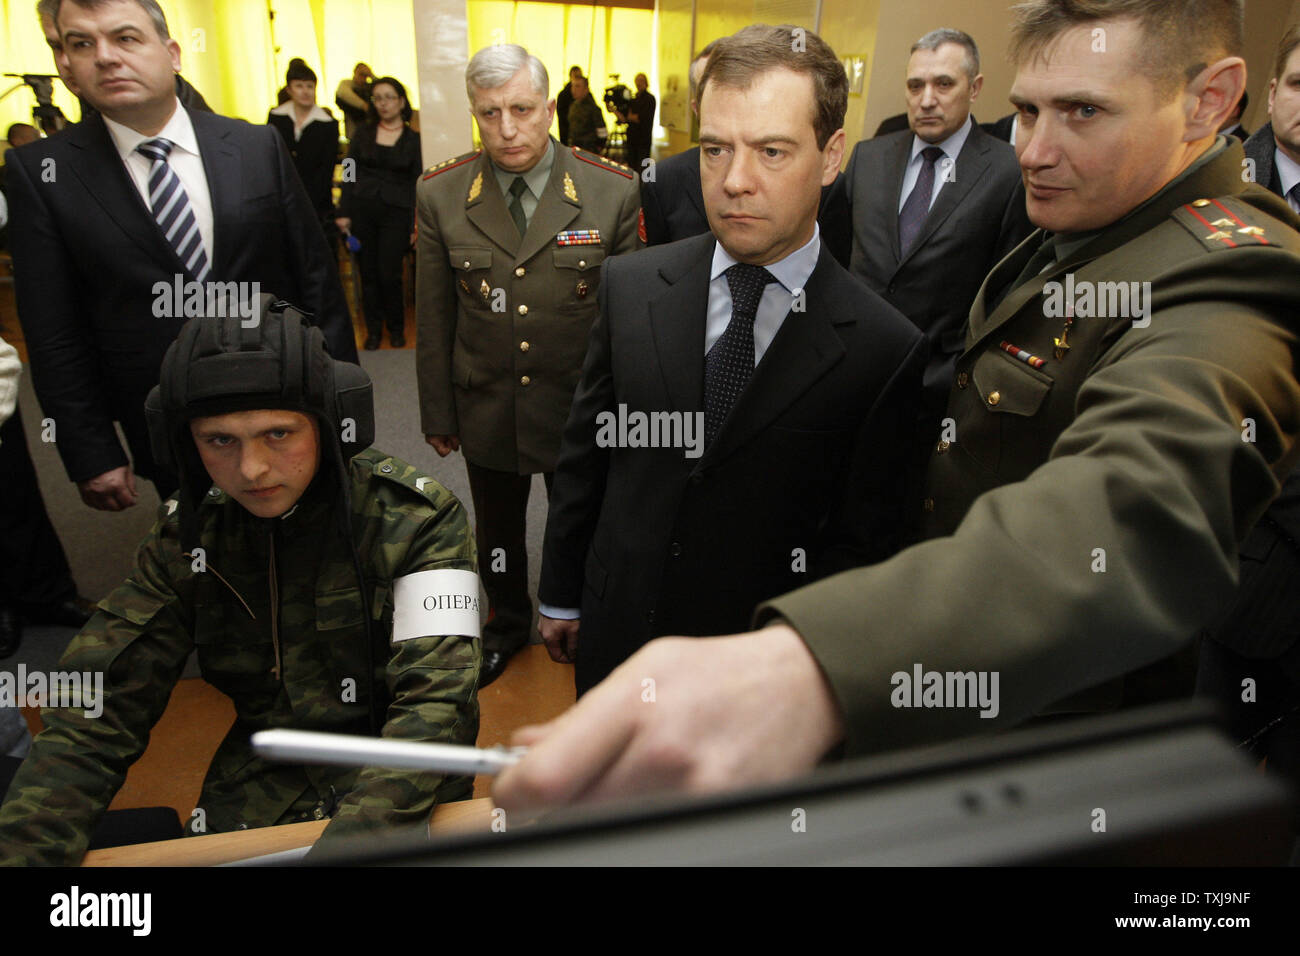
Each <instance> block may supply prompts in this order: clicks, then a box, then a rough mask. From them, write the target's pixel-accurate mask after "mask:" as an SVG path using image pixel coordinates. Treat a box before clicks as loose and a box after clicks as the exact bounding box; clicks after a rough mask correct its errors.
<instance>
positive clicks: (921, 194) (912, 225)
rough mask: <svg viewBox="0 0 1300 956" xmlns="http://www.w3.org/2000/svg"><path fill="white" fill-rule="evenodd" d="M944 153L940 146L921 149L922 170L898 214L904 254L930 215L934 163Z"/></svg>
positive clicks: (901, 248) (899, 235) (901, 245)
mask: <svg viewBox="0 0 1300 956" xmlns="http://www.w3.org/2000/svg"><path fill="white" fill-rule="evenodd" d="M942 155H943V150H941V149H940V148H939V147H938V146H927V147H926V148H925V149H923V150H921V159H923V160H924V162H923V163H921V172H920V173H919V174H918V175H917V177H916V185H915V186H913V187H912V194H911V195H910V196H908V197H907V202H905V203H903V208H902V211H901V212H899V214H898V248H899V251H900V252H901V253H902V254H903V255H907V250H908V249H910V248H912V243H914V242H916V238H917V236H919V235H920V234H921V227H922V226H924V225H925V220H926V217H928V216H929V215H930V200H931V198H933V196H934V164H935V163H936V162H937V161H938V159H939V157H940V156H942Z"/></svg>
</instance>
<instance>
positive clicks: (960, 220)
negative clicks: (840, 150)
mask: <svg viewBox="0 0 1300 956" xmlns="http://www.w3.org/2000/svg"><path fill="white" fill-rule="evenodd" d="M983 83H984V77H983V76H982V75H981V74H980V71H979V50H978V49H977V48H976V46H975V41H974V40H972V39H971V38H970V37H969V36H967V35H966V34H965V33H962V32H961V31H960V30H946V29H945V30H934V31H932V32H930V33H927V34H926V35H925V36H924V37H922V38H921V39H920V40H918V41H917V42H916V44H915V45H913V47H912V55H911V58H910V59H909V60H908V64H907V107H908V120H909V122H910V124H911V129H910V130H909V131H907V132H899V133H892V134H890V135H888V136H881V137H877V138H875V139H869V140H863V141H862V142H860V143H858V145H857V146H856V147H854V149H853V157H852V159H850V160H849V165H848V167H847V169H846V170H845V172H844V177H843V178H842V179H841V180H840V182H839V183H838V184H837V185H836V187H835V195H834V196H832V197H831V199H830V200H829V201H828V203H829V205H831V206H843V207H847V208H848V209H849V210H850V216H849V219H850V220H851V235H849V236H834V235H830V234H829V231H828V237H827V238H828V241H830V242H831V243H832V245H833V246H835V245H836V243H838V250H839V253H840V255H841V256H842V255H843V254H844V253H845V252H848V253H849V271H850V272H852V273H853V274H854V275H855V276H857V277H858V278H859V279H861V280H862V281H863V282H865V283H866V284H867V285H868V286H870V287H871V289H872V290H874V291H875V292H878V293H880V294H881V295H882V296H884V297H885V300H886V301H887V302H889V304H890V305H892V306H894V307H895V308H896V309H898V310H899V311H900V312H902V313H903V314H904V315H906V316H907V317H908V318H909V319H911V320H912V321H913V322H914V323H915V324H916V326H917V328H919V329H920V330H921V331H922V332H924V333H925V336H926V338H927V339H929V341H930V365H929V367H928V368H927V370H926V391H927V393H928V397H929V398H930V399H932V401H931V404H932V405H933V406H936V407H938V406H941V405H942V403H943V400H944V399H945V398H946V397H947V394H948V389H949V388H950V387H951V386H952V370H953V366H954V364H955V363H956V360H957V355H958V353H960V352H961V349H962V343H963V340H964V337H965V334H966V315H967V313H968V312H969V311H970V306H971V303H972V302H973V301H974V300H975V293H976V292H978V291H979V287H980V283H982V282H983V281H984V277H985V276H986V275H987V274H988V272H989V270H990V269H991V268H992V267H993V266H994V265H996V264H997V263H998V261H999V260H1001V259H1002V257H1003V256H1005V255H1006V254H1007V253H1008V252H1010V251H1011V250H1012V249H1014V248H1015V247H1016V245H1018V244H1019V243H1020V241H1021V240H1022V239H1024V238H1025V236H1027V235H1029V233H1030V231H1031V230H1032V226H1031V225H1030V223H1029V219H1028V218H1027V216H1026V215H1025V193H1024V187H1023V186H1022V184H1021V181H1020V168H1019V166H1018V165H1017V164H1016V156H1015V152H1014V151H1013V150H1011V149H1010V148H1009V147H1008V146H1007V145H1006V144H1005V143H1000V142H998V141H997V140H995V139H993V138H992V137H991V136H989V135H988V134H986V133H985V132H984V131H983V130H981V129H980V128H979V127H978V126H976V125H975V122H974V120H973V119H972V118H971V115H970V110H971V104H972V102H974V100H975V99H976V97H978V96H979V92H980V88H981V86H983ZM846 239H847V240H848V242H847V243H846V242H845V240H846ZM846 246H847V248H846ZM841 261H844V260H843V258H841Z"/></svg>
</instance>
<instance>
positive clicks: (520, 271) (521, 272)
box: [515, 266, 526, 279]
mask: <svg viewBox="0 0 1300 956" xmlns="http://www.w3.org/2000/svg"><path fill="white" fill-rule="evenodd" d="M525 271H526V270H525V269H524V267H523V266H520V267H519V268H518V269H516V270H515V275H517V276H518V277H519V278H521V279H522V278H523V277H524V272H525Z"/></svg>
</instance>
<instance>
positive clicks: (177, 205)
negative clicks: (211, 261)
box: [136, 136, 209, 282]
mask: <svg viewBox="0 0 1300 956" xmlns="http://www.w3.org/2000/svg"><path fill="white" fill-rule="evenodd" d="M175 145H176V144H175V143H173V142H172V141H171V140H169V139H163V138H162V137H161V136H160V137H158V138H156V139H147V140H145V141H144V142H143V143H141V144H140V145H139V146H137V147H136V149H137V150H138V151H139V152H140V153H141V154H143V155H144V157H145V158H146V159H148V160H149V161H150V162H151V163H152V164H153V165H151V166H150V167H149V208H150V209H152V210H153V218H154V222H156V223H158V228H159V229H161V230H162V233H163V236H164V237H165V238H166V240H167V242H168V244H169V245H170V246H171V247H172V248H173V249H175V250H176V255H177V256H179V257H180V260H181V262H183V263H185V271H186V272H187V273H188V274H189V275H191V276H193V277H194V278H195V279H197V280H198V281H199V282H204V281H206V280H207V278H208V271H209V270H208V254H207V253H206V252H205V251H204V250H203V237H202V235H200V233H199V221H198V219H196V218H195V216H194V209H193V208H192V207H191V206H190V197H189V196H188V195H187V194H186V192H185V187H184V186H182V185H181V180H180V177H179V176H177V175H176V170H174V169H172V167H171V163H169V162H167V157H168V156H169V155H170V154H171V151H172V147H173V146H175Z"/></svg>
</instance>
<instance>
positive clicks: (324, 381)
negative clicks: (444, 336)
mask: <svg viewBox="0 0 1300 956" xmlns="http://www.w3.org/2000/svg"><path fill="white" fill-rule="evenodd" d="M271 303H272V299H271V297H270V296H262V311H261V313H260V314H259V315H258V316H257V318H258V321H257V322H256V323H255V324H254V325H252V326H251V327H249V328H245V327H244V325H245V324H246V320H242V319H239V318H231V319H218V318H196V319H192V320H191V321H190V322H189V323H187V324H186V326H185V327H184V328H183V329H182V330H181V332H180V335H179V336H178V338H177V340H176V341H175V342H174V343H173V344H172V346H171V347H170V348H169V349H168V352H167V357H166V359H165V360H164V362H163V366H162V371H161V377H160V384H159V385H158V386H157V387H155V389H154V391H153V393H152V394H151V395H150V398H149V403H148V405H147V408H146V412H147V415H148V417H149V425H150V430H151V439H152V442H153V445H154V450H155V453H156V454H159V455H161V456H163V458H162V459H160V460H167V461H169V462H172V463H174V464H175V465H176V466H177V467H178V471H179V474H180V490H179V491H178V492H177V496H176V497H175V498H172V499H170V500H168V501H167V502H165V503H164V505H163V506H162V508H161V510H160V513H159V518H158V522H157V524H156V525H155V526H154V528H153V530H152V532H150V534H149V536H148V537H147V538H146V539H145V540H144V542H143V543H142V544H141V546H140V549H139V552H138V554H137V558H136V566H135V568H134V569H133V570H132V571H131V573H130V575H129V576H128V577H127V579H126V581H125V582H124V583H123V584H122V585H121V586H120V587H118V588H117V589H116V590H115V591H113V592H112V593H111V594H110V595H109V596H108V597H107V598H105V599H104V600H103V601H102V602H100V606H99V610H98V613H96V614H95V615H94V617H93V618H92V619H91V620H90V622H89V623H88V624H87V625H86V627H85V629H84V630H82V632H81V633H80V634H78V635H77V637H76V638H75V639H74V640H73V641H72V643H71V644H70V645H69V647H68V649H67V650H66V651H65V653H64V655H63V658H62V659H61V661H60V664H59V667H60V668H61V669H63V670H67V671H76V672H84V673H87V674H92V675H93V674H101V675H102V681H103V694H102V700H100V701H98V702H97V704H98V706H97V707H95V708H94V709H91V708H88V707H87V706H86V705H87V704H88V703H89V702H88V701H87V700H86V699H85V696H84V692H83V697H82V700H80V701H63V702H61V703H64V704H67V705H68V706H63V707H59V708H51V707H47V708H45V709H44V710H43V711H42V719H43V721H44V724H45V729H44V731H43V732H42V733H41V734H40V735H39V736H38V737H37V738H36V740H35V742H34V744H33V746H32V749H31V753H30V754H29V755H28V757H27V759H26V761H25V762H24V763H23V765H22V767H21V768H20V769H19V770H18V773H17V775H16V776H15V778H14V780H13V782H12V784H11V785H10V788H9V792H8V795H7V799H6V800H5V803H4V805H3V807H0V862H3V863H10V864H14V863H41V864H75V863H77V862H78V861H79V860H80V859H81V857H82V854H83V853H84V852H85V850H86V846H87V842H88V839H89V834H90V833H91V831H92V830H93V829H94V827H95V824H96V822H97V821H98V820H99V818H100V816H101V815H102V814H103V812H104V811H105V809H106V808H107V807H108V805H109V803H110V802H111V801H112V799H113V796H114V794H115V793H116V792H117V790H118V788H119V787H120V786H121V785H122V781H123V779H124V778H125V776H126V771H127V768H128V767H129V766H130V765H131V764H132V763H133V762H134V761H135V760H136V759H137V758H138V757H139V756H140V754H141V753H142V752H143V751H144V749H145V746H146V745H147V743H148V741H149V732H150V729H151V728H152V727H153V725H154V723H155V722H157V720H158V718H159V717H160V716H161V715H162V712H163V709H164V708H165V707H166V706H167V701H168V698H169V697H170V696H171V692H172V688H173V686H174V685H175V683H176V681H177V679H178V678H179V677H180V675H181V671H182V669H183V668H184V666H185V662H186V660H187V659H188V658H189V656H190V654H191V652H193V651H196V650H197V652H198V662H199V668H200V671H201V673H202V675H203V677H204V679H205V680H207V681H208V683H210V684H212V685H213V686H215V687H216V688H217V689H218V690H220V691H222V692H223V693H225V694H226V695H227V696H228V697H229V698H230V699H231V701H232V703H233V704H234V707H235V714H236V716H235V722H234V724H233V726H232V727H231V728H230V731H229V733H228V734H227V735H226V737H225V739H224V740H223V741H222V743H221V746H220V747H219V748H218V750H217V753H216V755H215V756H214V757H213V759H212V763H211V766H210V767H209V769H208V773H207V777H206V779H205V780H204V783H203V790H202V794H201V795H200V797H199V801H198V806H197V807H196V809H195V810H194V813H193V815H192V816H191V818H190V819H189V821H188V826H187V830H188V831H189V832H190V833H210V832H219V831H228V830H236V829H245V828H253V827H262V826H270V825H274V824H282V823H291V822H296V821H302V820H309V819H322V818H323V817H325V816H331V815H332V817H333V819H332V821H331V822H330V824H329V825H328V826H327V827H326V829H325V831H324V835H323V837H322V840H324V841H326V842H332V841H333V840H336V839H338V838H339V837H341V836H346V835H349V834H356V833H360V832H366V831H373V830H381V829H387V828H390V827H395V826H423V825H425V824H426V823H427V821H428V818H429V816H430V814H431V813H432V811H433V808H434V806H435V805H436V804H438V803H443V802H447V801H451V800H460V799H465V798H467V797H469V796H470V794H471V792H472V780H470V779H468V778H466V777H457V776H443V775H440V774H436V773H421V772H398V771H389V770H383V769H378V768H367V769H364V770H358V769H354V768H340V767H324V766H297V765H290V764H272V763H269V762H267V761H266V760H264V759H262V758H260V757H256V756H254V755H253V752H252V750H251V748H250V745H249V736H250V735H251V734H252V733H253V732H255V731H258V730H264V729H268V728H275V727H289V728H297V729H305V730H320V731H333V732H339V733H354V734H356V733H361V734H365V733H369V734H374V735H382V736H384V737H394V738H401V739H407V740H427V741H444V742H448V743H457V744H473V743H474V740H475V737H476V736H477V732H478V701H477V696H476V695H477V689H478V673H479V665H480V663H481V659H482V654H481V650H480V647H479V637H478V623H479V622H478V614H477V603H478V583H477V574H476V573H475V551H474V542H473V539H472V538H471V536H470V532H469V523H468V521H467V518H466V515H465V511H464V509H463V508H462V507H461V506H460V503H459V502H458V501H457V500H456V499H455V497H454V496H453V495H452V494H451V493H450V492H448V491H447V490H446V489H444V488H443V487H442V486H441V485H439V484H438V483H437V482H435V481H433V480H432V479H430V478H426V477H423V476H422V475H420V473H419V472H418V471H417V470H416V469H414V468H413V467H411V466H410V465H408V464H406V463H405V462H402V461H399V460H398V459H395V458H392V457H390V456H388V455H385V454H384V453H383V452H380V451H377V450H375V449H373V448H369V447H367V446H368V445H369V443H370V440H371V438H372V437H373V432H374V409H373V404H372V400H371V391H370V380H369V379H368V378H367V377H366V374H365V372H363V371H362V370H361V369H360V368H358V367H357V366H354V365H350V364H347V363H342V362H337V361H334V360H333V359H331V358H330V357H329V354H328V353H327V352H326V350H325V345H324V339H323V337H322V335H321V332H320V330H319V329H316V328H313V327H310V326H308V325H307V324H306V323H305V322H304V321H303V320H302V318H301V316H300V315H299V313H297V312H296V311H295V310H293V309H292V307H287V308H286V307H285V304H284V303H278V304H277V305H275V306H273V305H272V304H271ZM462 593H463V594H467V595H470V596H472V606H473V611H472V613H469V614H465V613H459V614H456V613H451V614H448V613H446V612H442V611H437V610H435V611H429V610H426V608H427V607H438V606H443V605H448V604H452V603H458V604H469V603H471V602H470V601H469V600H466V601H445V600H444V601H439V600H434V601H429V600H427V598H428V596H430V595H435V596H436V595H443V594H462ZM100 708H102V713H96V712H95V711H96V710H99V709H100Z"/></svg>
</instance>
